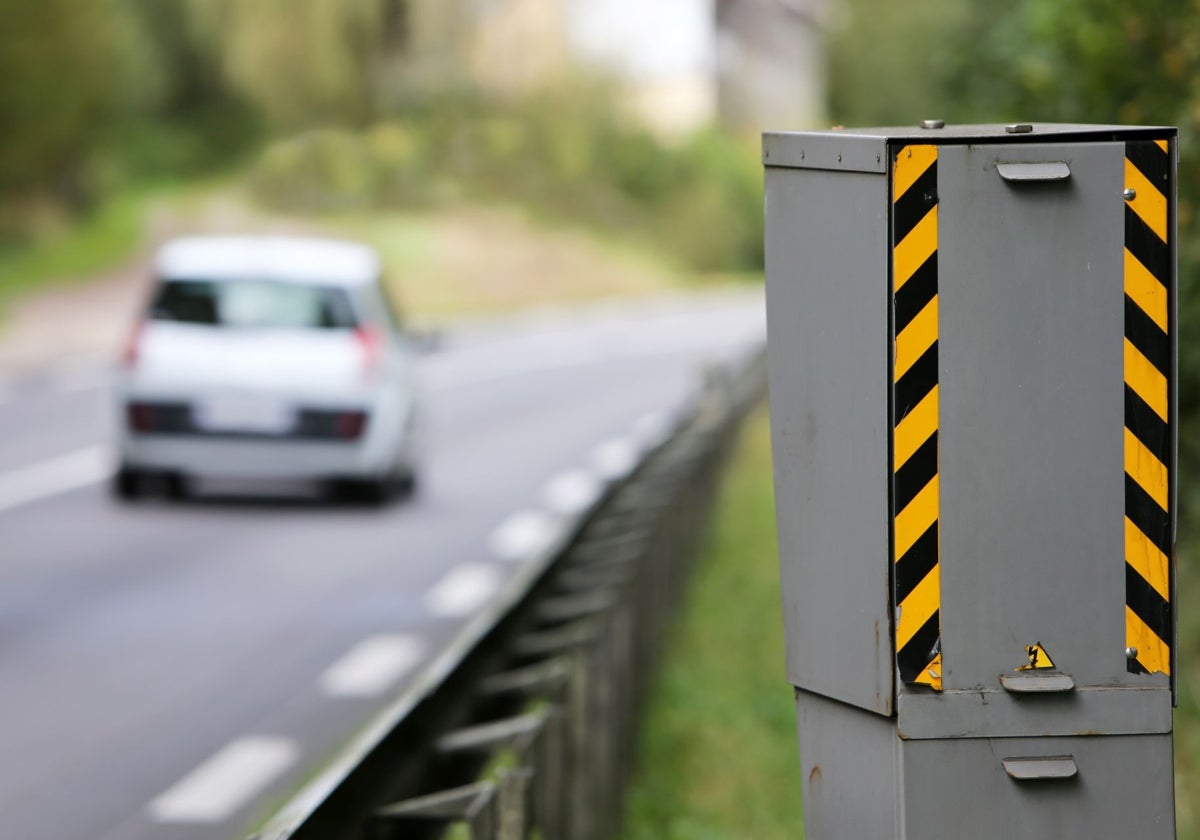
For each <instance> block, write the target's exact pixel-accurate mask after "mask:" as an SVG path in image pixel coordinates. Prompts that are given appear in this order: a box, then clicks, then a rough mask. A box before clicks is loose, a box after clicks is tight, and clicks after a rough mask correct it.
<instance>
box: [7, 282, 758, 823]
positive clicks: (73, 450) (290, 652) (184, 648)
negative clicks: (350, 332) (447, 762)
mask: <svg viewBox="0 0 1200 840" xmlns="http://www.w3.org/2000/svg"><path fill="white" fill-rule="evenodd" d="M763 335H764V327H763V317H762V300H761V298H760V297H758V296H757V295H747V294H736V295H735V294H722V295H720V296H717V297H706V298H692V297H679V298H670V299H660V300H656V301H653V302H650V303H641V304H629V303H623V304H612V305H606V306H598V307H591V308H589V309H587V310H584V311H580V312H576V313H559V314H556V315H555V314H545V315H542V316H539V317H528V318H525V319H522V320H520V321H510V322H508V323H505V324H491V325H487V324H479V325H474V326H464V327H462V328H460V329H457V330H455V331H454V332H453V333H451V334H450V335H449V336H448V337H447V342H446V346H445V347H444V348H443V349H442V350H440V351H438V352H436V353H434V354H432V355H429V356H427V357H426V358H425V359H424V360H423V362H422V364H423V379H424V382H425V385H426V389H427V401H426V405H427V411H428V413H427V418H428V429H429V433H430V434H429V436H430V447H429V457H428V463H427V469H426V472H425V475H424V481H423V485H422V488H421V490H420V492H419V494H418V495H417V497H416V498H415V499H413V500H410V501H404V502H398V503H396V504H392V505H389V506H387V507H384V508H382V509H364V508H354V507H346V506H329V505H325V504H323V503H321V502H320V501H318V500H316V499H313V498H308V497H306V496H305V495H304V494H303V493H301V492H293V491H300V490H303V488H279V487H270V488H252V489H256V490H258V491H259V493H263V492H268V493H269V495H268V496H266V497H263V496H245V495H244V494H243V495H230V490H231V488H211V487H210V488H208V489H209V490H210V491H212V490H216V491H217V492H216V494H215V495H214V494H213V493H211V492H210V493H208V494H205V495H203V496H201V497H199V498H196V499H193V500H191V501H187V502H183V503H176V504H173V503H167V502H162V501H148V502H145V503H140V504H136V505H120V504H118V503H116V502H114V501H112V500H111V499H110V498H109V496H108V494H107V492H106V486H105V483H104V482H105V479H106V477H107V475H108V474H109V472H110V471H111V454H110V451H109V449H108V445H107V437H108V434H107V433H108V429H109V428H110V424H111V422H112V421H111V417H110V411H109V408H108V390H107V374H106V372H105V368H104V366H103V365H102V364H100V363H98V362H85V363H77V364H72V365H69V366H61V367H59V368H56V369H53V370H48V371H46V372H44V373H43V374H41V375H38V376H34V377H32V378H29V379H26V380H21V381H16V382H7V383H3V382H0V837H2V838H5V839H6V840H126V838H146V837H155V838H168V840H174V838H189V839H190V838H233V837H241V836H244V835H245V834H246V833H248V832H249V831H251V830H252V829H253V828H254V827H255V826H256V825H258V824H260V823H261V822H262V821H263V820H264V819H265V818H266V817H268V816H269V815H270V814H271V813H272V811H273V810H274V809H275V808H276V807H278V806H279V805H280V804H281V803H282V802H283V801H285V800H286V798H287V797H288V795H289V794H290V793H292V792H294V791H295V790H296V789H297V787H298V786H299V785H300V784H301V783H302V782H303V780H304V779H305V778H308V777H310V776H311V774H312V773H313V772H315V771H316V770H317V769H319V768H320V766H321V765H322V763H323V762H325V761H327V760H328V759H329V758H330V757H331V756H332V755H333V754H335V753H336V751H337V750H338V749H339V748H340V747H341V746H342V745H343V744H344V743H345V742H346V741H347V740H348V739H350V738H351V737H352V736H353V735H354V734H355V732H356V731H358V730H359V729H360V728H361V727H362V726H363V725H364V723H365V722H366V721H368V720H369V719H370V718H371V717H372V715H373V714H376V713H378V712H379V710H381V709H382V708H384V707H385V706H386V705H387V703H388V701H389V699H391V698H394V697H395V696H396V694H397V692H399V691H400V690H402V689H403V687H404V685H405V684H406V681H408V680H411V679H412V678H413V675H414V674H416V673H418V672H419V670H420V668H421V666H422V664H423V663H425V662H428V661H429V660H430V658H431V657H433V656H434V655H436V653H437V652H438V650H439V649H441V648H443V647H444V646H445V645H447V644H448V643H449V641H450V640H451V639H452V638H453V637H454V634H455V631H456V630H458V629H461V628H462V626H463V624H464V622H466V621H467V620H468V619H469V618H470V616H471V615H472V614H473V613H475V612H476V611H477V610H478V609H479V608H480V607H481V605H483V604H486V603H487V602H488V600H489V599H490V598H492V597H494V596H495V594H496V593H497V592H498V590H499V589H500V587H501V586H502V585H503V583H504V581H505V580H506V579H507V578H508V577H509V576H510V575H512V574H513V573H514V572H515V570H516V569H518V568H519V567H520V564H521V562H522V559H523V558H528V557H529V556H531V555H532V554H533V553H534V552H536V550H537V548H538V547H539V545H540V544H542V542H543V541H544V540H545V539H546V538H547V529H548V528H550V527H551V526H552V525H553V522H554V520H555V517H556V516H559V515H569V514H570V513H571V512H572V511H574V510H577V509H579V508H580V507H581V506H584V505H586V504H587V503H588V502H589V501H590V499H591V496H592V494H593V493H594V492H595V489H596V487H597V482H598V481H600V480H602V479H603V476H604V475H605V474H606V473H619V472H620V471H621V469H622V468H623V466H627V464H628V462H629V460H630V458H632V457H633V455H634V453H635V452H636V451H637V448H638V447H639V446H642V445H644V442H645V441H646V440H648V439H649V438H652V437H653V436H654V435H655V434H656V433H658V432H659V431H660V430H661V429H662V428H663V424H664V422H667V421H668V420H669V418H670V416H671V413H672V412H678V411H679V410H681V409H682V408H683V407H684V406H685V405H686V403H687V401H688V400H689V399H690V398H691V397H692V396H694V392H695V389H696V386H697V383H698V369H699V367H700V366H701V365H702V364H705V363H714V362H715V363H726V364H727V363H730V362H732V361H734V360H736V359H738V358H742V357H744V356H745V355H746V354H747V353H750V352H753V351H754V350H755V349H757V347H758V346H759V345H760V343H761V341H762V340H763ZM233 489H238V490H245V489H246V488H233ZM285 493H286V494H285Z"/></svg>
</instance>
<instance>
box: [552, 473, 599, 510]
mask: <svg viewBox="0 0 1200 840" xmlns="http://www.w3.org/2000/svg"><path fill="white" fill-rule="evenodd" d="M602 490H603V485H602V484H601V482H600V480H599V479H597V478H596V476H595V474H594V473H591V472H589V471H588V470H570V471H569V472H564V473H559V474H558V475H556V476H555V477H554V478H552V479H550V481H548V482H547V483H546V486H545V487H543V488H542V501H543V502H545V503H546V507H548V508H550V510H552V511H554V512H555V513H557V514H560V515H562V516H574V515H576V514H579V513H582V512H583V511H585V510H587V509H588V508H589V507H591V506H592V505H593V504H595V502H596V500H597V499H598V498H600V493H601V492H602Z"/></svg>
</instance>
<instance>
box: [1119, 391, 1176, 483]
mask: <svg viewBox="0 0 1200 840" xmlns="http://www.w3.org/2000/svg"><path fill="white" fill-rule="evenodd" d="M1125 428H1127V429H1129V431H1131V432H1133V436H1134V437H1136V438H1137V439H1138V440H1140V441H1141V442H1142V446H1144V447H1146V448H1147V449H1149V450H1150V451H1151V452H1153V453H1154V457H1156V458H1158V460H1160V461H1162V463H1163V464H1164V465H1165V464H1168V463H1170V458H1171V451H1170V449H1169V445H1170V441H1169V439H1168V437H1167V424H1166V423H1165V422H1164V421H1163V419H1162V418H1161V417H1159V416H1158V415H1157V414H1155V413H1154V409H1152V408H1151V407H1150V406H1148V405H1146V401H1145V400H1143V399H1142V398H1141V397H1139V396H1138V393H1137V391H1135V390H1133V389H1132V388H1130V387H1129V386H1128V385H1126V386H1125Z"/></svg>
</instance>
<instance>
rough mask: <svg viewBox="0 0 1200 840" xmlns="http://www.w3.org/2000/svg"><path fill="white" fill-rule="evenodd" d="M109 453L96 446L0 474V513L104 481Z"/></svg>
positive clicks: (108, 469) (108, 470)
mask: <svg viewBox="0 0 1200 840" xmlns="http://www.w3.org/2000/svg"><path fill="white" fill-rule="evenodd" d="M112 472H113V466H112V453H111V451H110V450H109V448H108V447H107V446H103V445H100V444H97V445H95V446H88V447H85V448H83V449H77V450H76V451H74V452H69V453H67V454H66V455H59V456H58V457H55V458H51V459H49V460H48V461H41V462H39V463H36V464H30V465H29V466H27V467H20V468H18V469H15V470H11V471H9V472H6V473H3V474H0V511H5V510H11V509H12V508H15V507H18V506H20V505H24V504H28V503H29V502H34V501H37V500H38V499H44V498H46V497H48V496H55V495H57V494H59V493H66V492H67V491H69V490H76V489H78V488H80V487H86V486H87V485H89V484H95V483H96V482H99V481H104V480H105V479H106V478H108V477H109V476H110V475H112Z"/></svg>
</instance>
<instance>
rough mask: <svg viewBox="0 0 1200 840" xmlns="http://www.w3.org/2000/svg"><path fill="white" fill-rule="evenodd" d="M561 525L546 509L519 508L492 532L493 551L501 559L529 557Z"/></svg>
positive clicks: (548, 540) (546, 542) (555, 532)
mask: <svg viewBox="0 0 1200 840" xmlns="http://www.w3.org/2000/svg"><path fill="white" fill-rule="evenodd" d="M560 527H561V523H560V522H559V521H558V520H557V519H556V518H555V517H553V516H551V515H550V514H548V513H546V512H545V511H542V510H523V511H519V512H517V513H514V514H513V515H512V516H510V517H508V518H507V519H505V520H504V521H503V522H501V523H500V527H498V528H497V529H496V530H495V531H493V532H492V538H491V540H490V544H491V549H492V553H493V554H495V555H496V556H497V557H500V558H501V559H503V560H525V559H528V558H530V557H533V556H534V555H536V554H537V553H538V552H540V551H541V550H542V549H544V548H545V547H546V546H547V545H549V544H550V541H551V540H553V539H554V537H555V535H557V533H558V529H559V528H560Z"/></svg>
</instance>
